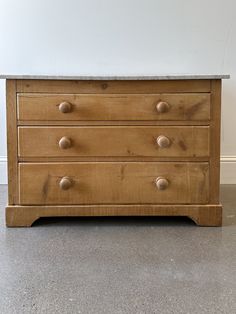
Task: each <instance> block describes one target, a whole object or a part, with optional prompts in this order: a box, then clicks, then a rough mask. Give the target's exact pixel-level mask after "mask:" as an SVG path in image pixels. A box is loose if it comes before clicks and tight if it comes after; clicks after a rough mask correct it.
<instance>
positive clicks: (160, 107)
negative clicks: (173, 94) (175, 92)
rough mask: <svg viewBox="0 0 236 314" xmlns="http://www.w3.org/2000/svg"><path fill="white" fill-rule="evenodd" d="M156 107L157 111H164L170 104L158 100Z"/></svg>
mask: <svg viewBox="0 0 236 314" xmlns="http://www.w3.org/2000/svg"><path fill="white" fill-rule="evenodd" d="M156 108H157V112H159V113H164V112H167V111H168V110H169V108H170V106H169V104H168V103H167V102H166V101H159V102H158V103H157V105H156Z"/></svg>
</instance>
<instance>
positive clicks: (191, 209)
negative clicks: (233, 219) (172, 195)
mask: <svg viewBox="0 0 236 314" xmlns="http://www.w3.org/2000/svg"><path fill="white" fill-rule="evenodd" d="M65 216H67V217H75V216H86V217H88V216H95V217H98V216H187V217H189V218H191V219H192V220H193V221H194V222H195V223H196V224H197V225H199V226H207V227H210V226H213V227H215V226H221V224H222V206H221V205H149V204H145V205H126V204H122V205H114V204H113V205H74V206H71V205H67V206H66V205H64V206H63V205H59V206H48V205H47V206H43V205H42V206H8V207H7V208H6V224H7V226H8V227H30V226H32V224H33V223H34V222H35V221H36V220H37V219H39V218H40V217H65Z"/></svg>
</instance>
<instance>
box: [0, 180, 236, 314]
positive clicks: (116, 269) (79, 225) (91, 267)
mask: <svg viewBox="0 0 236 314" xmlns="http://www.w3.org/2000/svg"><path fill="white" fill-rule="evenodd" d="M221 190H222V192H221V194H222V203H223V205H224V226H223V227H222V228H219V227H209V228H207V227H197V226H196V225H195V224H194V223H193V222H192V221H191V220H189V219H187V218H186V219H185V218H164V217H163V218H162V217H156V218H118V219H115V218H76V219H60V218H58V219H49V218H48V219H46V218H45V219H42V220H39V221H37V222H36V223H35V224H34V227H33V228H9V229H7V228H6V227H5V225H4V206H5V203H6V198H7V195H6V193H7V188H6V186H0V313H1V314H8V313H9V314H15V313H16V314H21V313H30V314H31V313H40V314H41V313H45V314H50V313H59V314H64V313H65V314H77V313H85V314H93V313H96V314H100V313H105V314H118V313H119V314H123V313H127V314H132V313H135V314H141V313H143V314H144V313H145V314H146V313H147V314H152V313H160V314H169V313H174V314H175V313H176V314H178V313H184V314H187V313H189V314H195V313H197V314H202V313H212V314H218V313H226V314H234V313H236V185H235V186H232V185H224V186H222V187H221Z"/></svg>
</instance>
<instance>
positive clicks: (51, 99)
mask: <svg viewBox="0 0 236 314" xmlns="http://www.w3.org/2000/svg"><path fill="white" fill-rule="evenodd" d="M17 107H18V119H19V120H21V121H50V120H51V121H86V120H87V121H93V120H94V121H99V120H100V121H103V120H110V121H117V120H121V121H122V120H130V121H132V120H139V121H148V120H150V121H151V120H152V121H155V120H156V121H158V120H159V121H160V120H170V121H171V120H183V121H186V120H190V121H191V120H195V121H196V120H210V94H208V93H199V94H197V93H185V94H149V95H145V94H139V95H135V94H109V95H101V94H95V95H91V94H42V93H33V94H31V93H20V94H18V97H17Z"/></svg>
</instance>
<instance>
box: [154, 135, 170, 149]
mask: <svg viewBox="0 0 236 314" xmlns="http://www.w3.org/2000/svg"><path fill="white" fill-rule="evenodd" d="M157 145H158V146H159V147H161V148H166V147H169V146H170V139H169V138H168V137H167V136H165V135H160V136H158V138H157Z"/></svg>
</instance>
